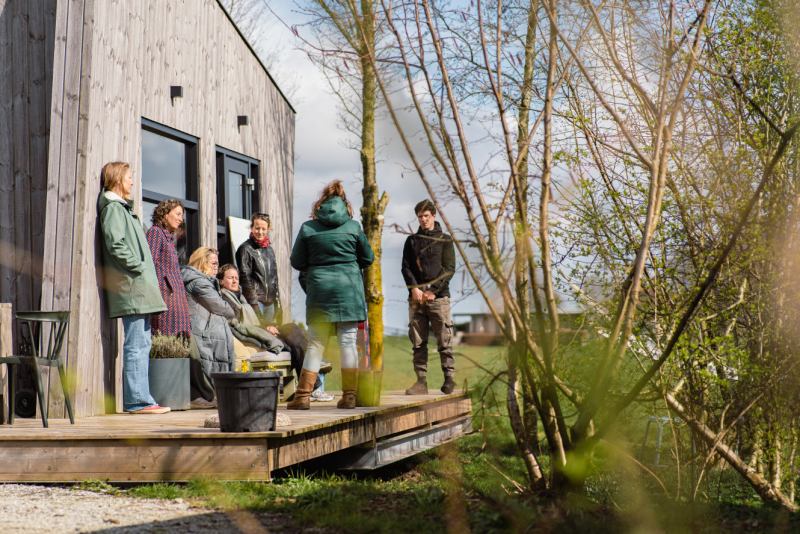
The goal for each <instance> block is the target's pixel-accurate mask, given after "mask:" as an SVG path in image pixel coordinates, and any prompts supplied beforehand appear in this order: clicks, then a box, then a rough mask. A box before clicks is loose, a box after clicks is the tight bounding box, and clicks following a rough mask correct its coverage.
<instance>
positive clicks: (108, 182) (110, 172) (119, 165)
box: [100, 161, 131, 191]
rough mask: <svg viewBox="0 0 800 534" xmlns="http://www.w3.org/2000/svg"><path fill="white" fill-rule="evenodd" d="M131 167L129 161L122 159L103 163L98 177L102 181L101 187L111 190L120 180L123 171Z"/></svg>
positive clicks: (123, 174) (123, 173)
mask: <svg viewBox="0 0 800 534" xmlns="http://www.w3.org/2000/svg"><path fill="white" fill-rule="evenodd" d="M130 168H131V165H130V163H126V162H124V161H112V162H110V163H106V164H105V165H103V170H102V172H101V173H100V178H101V179H102V181H103V188H105V189H107V190H108V191H113V190H114V189H116V188H117V186H118V185H119V184H120V183H121V182H122V178H123V177H124V176H125V173H126V172H127V171H129V170H130Z"/></svg>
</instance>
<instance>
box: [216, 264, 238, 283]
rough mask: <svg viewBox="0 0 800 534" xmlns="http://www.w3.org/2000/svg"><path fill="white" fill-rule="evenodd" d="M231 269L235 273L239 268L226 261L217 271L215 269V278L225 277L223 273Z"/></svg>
mask: <svg viewBox="0 0 800 534" xmlns="http://www.w3.org/2000/svg"><path fill="white" fill-rule="evenodd" d="M231 269H233V270H234V271H236V272H237V273H238V272H239V269H237V268H236V266H235V265H234V264H232V263H226V264H225V265H223V266H222V267H220V268H219V271H217V278H218V279H220V280H222V279H223V278H225V273H226V272H228V271H230V270H231Z"/></svg>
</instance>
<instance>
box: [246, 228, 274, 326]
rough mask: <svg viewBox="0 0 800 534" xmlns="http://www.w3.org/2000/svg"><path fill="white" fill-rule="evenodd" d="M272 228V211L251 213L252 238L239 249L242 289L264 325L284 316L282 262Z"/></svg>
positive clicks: (268, 324)
mask: <svg viewBox="0 0 800 534" xmlns="http://www.w3.org/2000/svg"><path fill="white" fill-rule="evenodd" d="M271 229H272V225H271V224H270V221H269V215H267V214H266V213H254V214H253V216H252V217H250V238H249V239H248V240H247V241H245V242H244V243H242V244H241V246H240V247H239V249H238V250H237V251H236V263H237V264H238V266H239V279H240V284H241V287H242V293H243V294H244V297H245V299H247V302H248V303H249V304H250V306H252V307H253V309H254V310H255V311H256V313H257V314H258V316H259V320H260V321H261V324H262V326H264V327H267V326H272V325H276V324H278V325H279V324H281V322H282V320H283V311H282V310H281V298H280V290H279V287H278V264H277V262H276V261H275V252H274V251H273V250H272V247H271V246H269V231H270V230H271Z"/></svg>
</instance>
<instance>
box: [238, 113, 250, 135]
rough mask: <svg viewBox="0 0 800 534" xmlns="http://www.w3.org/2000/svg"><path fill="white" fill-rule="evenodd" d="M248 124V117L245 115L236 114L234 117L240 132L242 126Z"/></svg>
mask: <svg viewBox="0 0 800 534" xmlns="http://www.w3.org/2000/svg"><path fill="white" fill-rule="evenodd" d="M249 124H250V119H249V118H248V116H247V115H238V116H237V117H236V128H237V129H238V130H239V131H240V132H241V131H242V126H247V125H249Z"/></svg>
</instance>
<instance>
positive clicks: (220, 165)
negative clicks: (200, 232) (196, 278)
mask: <svg viewBox="0 0 800 534" xmlns="http://www.w3.org/2000/svg"><path fill="white" fill-rule="evenodd" d="M215 149H216V170H217V176H216V178H217V188H216V189H217V217H216V219H217V221H216V225H217V248H218V249H219V251H220V264H221V263H222V262H223V260H224V261H225V262H226V263H227V262H232V261H233V258H232V257H229V251H228V248H229V247H228V242H227V240H228V228H227V218H228V215H230V212H229V203H228V198H229V194H230V192H229V190H228V186H229V183H228V180H227V172H226V171H227V170H228V166H227V164H226V159H233V160H236V161H237V162H241V163H243V164H245V165H247V168H248V169H247V170H248V176H247V178H249V179H250V180H252V190H251V191H250V197H249V199H248V200H249V203H248V202H245V204H244V206H245V215H246V216H247V217H246V218H249V217H250V216H251V215H252V214H253V213H256V212H258V211H260V210H261V175H260V167H261V161H259V160H257V159H255V158H251V157H250V156H246V155H244V154H241V153H239V152H234V151H233V150H229V149H227V148H223V147H221V146H219V145H217V146H216V147H215ZM243 198H244V197H243ZM248 204H249V205H248ZM248 208H249V210H248ZM248 211H249V213H247V212H248Z"/></svg>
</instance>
